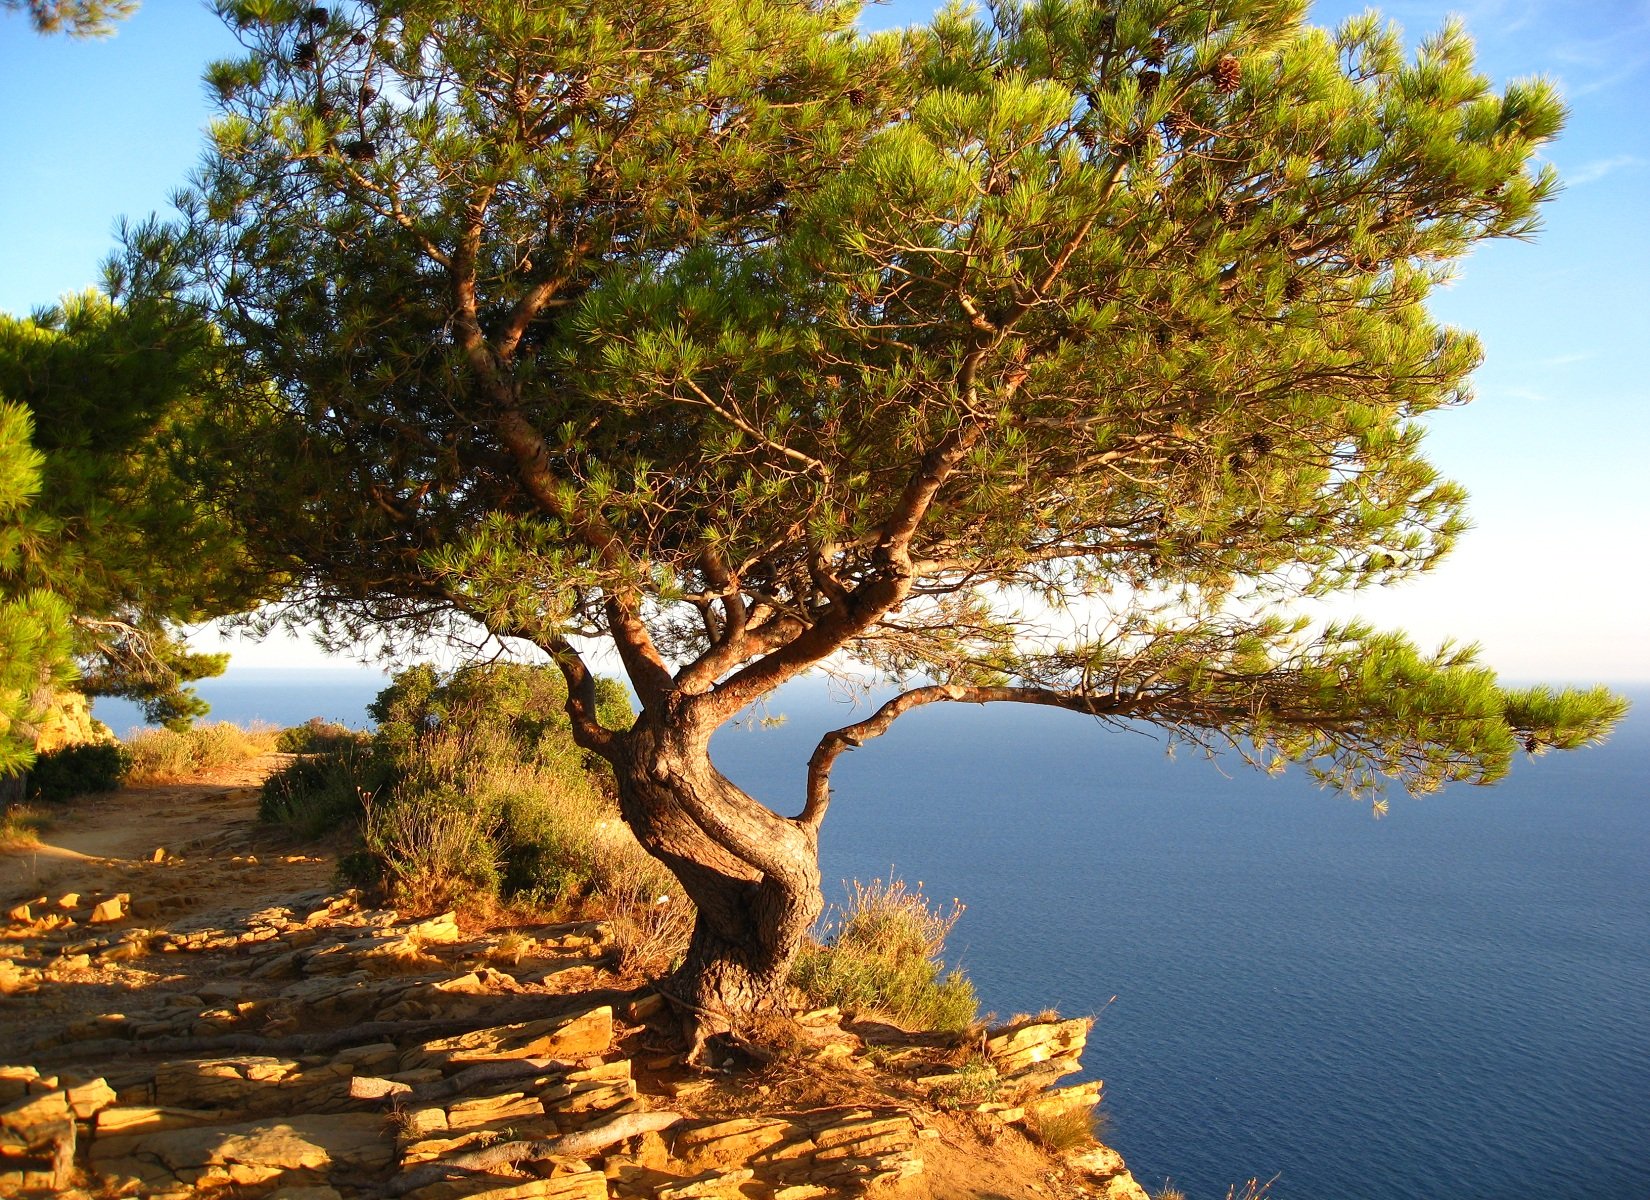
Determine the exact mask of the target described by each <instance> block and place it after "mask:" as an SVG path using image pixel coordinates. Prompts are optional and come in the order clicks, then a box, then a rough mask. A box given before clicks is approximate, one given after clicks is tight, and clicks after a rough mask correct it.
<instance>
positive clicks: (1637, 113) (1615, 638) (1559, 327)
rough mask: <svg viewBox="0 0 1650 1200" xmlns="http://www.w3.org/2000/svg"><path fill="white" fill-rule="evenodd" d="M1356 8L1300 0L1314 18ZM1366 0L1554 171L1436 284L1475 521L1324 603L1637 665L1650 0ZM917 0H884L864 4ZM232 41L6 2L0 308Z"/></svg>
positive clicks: (188, 6)
mask: <svg viewBox="0 0 1650 1200" xmlns="http://www.w3.org/2000/svg"><path fill="white" fill-rule="evenodd" d="M1364 7H1365V5H1363V4H1360V3H1343V2H1341V0H1318V2H1317V3H1314V4H1313V6H1312V18H1311V19H1312V20H1313V21H1314V22H1316V23H1318V24H1333V23H1335V22H1337V21H1338V20H1340V19H1341V18H1342V17H1344V16H1346V15H1348V14H1349V13H1354V12H1359V11H1362V10H1363V8H1364ZM1376 7H1378V8H1379V9H1380V10H1381V11H1382V12H1383V13H1384V14H1385V15H1386V16H1387V17H1389V18H1391V19H1393V20H1395V21H1397V22H1398V23H1399V24H1401V25H1402V26H1403V27H1404V30H1405V33H1406V35H1407V39H1408V40H1409V42H1410V43H1411V44H1413V43H1414V42H1415V41H1416V40H1417V39H1418V38H1419V37H1420V36H1422V35H1423V34H1425V33H1427V32H1430V31H1432V30H1434V29H1436V28H1437V27H1438V26H1439V25H1440V24H1441V23H1442V21H1443V20H1444V18H1445V16H1446V15H1447V14H1449V13H1451V12H1456V13H1460V14H1461V15H1462V16H1463V17H1464V18H1465V20H1466V22H1467V27H1468V29H1469V31H1470V32H1471V33H1472V35H1473V36H1474V38H1475V40H1476V42H1477V44H1478V48H1479V61H1480V67H1481V69H1483V70H1484V71H1485V72H1486V73H1487V74H1488V75H1490V76H1491V78H1492V79H1494V80H1495V81H1496V82H1498V83H1501V82H1505V81H1506V80H1508V79H1510V78H1515V77H1518V76H1525V75H1546V76H1549V77H1551V78H1553V79H1555V80H1556V81H1557V82H1558V83H1559V85H1560V87H1561V89H1562V91H1563V93H1564V95H1565V97H1566V100H1567V102H1568V104H1569V106H1570V121H1569V125H1568V128H1567V129H1566V132H1565V133H1564V134H1563V136H1561V138H1560V139H1559V140H1558V141H1557V142H1556V143H1554V144H1553V145H1552V146H1550V147H1548V150H1547V158H1548V159H1549V160H1550V161H1552V162H1553V163H1555V164H1556V165H1557V166H1558V168H1559V171H1560V174H1561V177H1562V178H1563V180H1564V181H1565V184H1566V189H1565V191H1564V192H1563V193H1562V194H1561V195H1560V196H1559V198H1558V199H1557V200H1556V201H1555V202H1554V203H1553V204H1551V205H1549V206H1548V207H1547V209H1546V214H1545V228H1544V229H1543V231H1542V233H1541V234H1540V235H1539V237H1538V238H1537V240H1536V241H1535V243H1534V244H1525V243H1518V242H1508V243H1498V244H1496V245H1493V246H1489V247H1485V248H1482V249H1480V250H1479V251H1478V252H1477V253H1476V254H1475V255H1474V256H1473V257H1472V258H1471V259H1470V260H1468V262H1467V263H1466V264H1465V266H1464V268H1463V270H1462V273H1461V278H1460V279H1459V281H1458V282H1457V283H1456V284H1455V285H1454V286H1453V287H1451V288H1449V289H1447V290H1445V291H1442V292H1440V293H1437V294H1436V296H1435V299H1434V301H1433V305H1432V307H1433V311H1434V312H1435V313H1436V314H1437V315H1438V316H1439V317H1440V318H1441V319H1442V320H1444V321H1446V322H1448V323H1450V324H1454V325H1460V326H1464V327H1466V328H1469V329H1473V330H1476V331H1477V332H1478V334H1479V335H1480V336H1481V337H1482V338H1483V341H1484V344H1485V351H1486V362H1485V365H1484V366H1483V367H1482V368H1481V369H1480V370H1479V372H1478V374H1477V376H1476V389H1477V393H1478V399H1477V401H1476V402H1475V403H1474V404H1472V405H1470V406H1468V407H1466V408H1464V409H1460V410H1453V411H1449V412H1445V413H1443V414H1440V415H1439V416H1438V418H1437V419H1436V421H1435V422H1434V425H1433V432H1432V434H1431V438H1430V442H1429V446H1430V453H1431V456H1432V459H1433V461H1434V462H1435V463H1436V464H1438V466H1439V467H1440V468H1441V469H1442V470H1443V472H1444V473H1445V474H1446V475H1448V476H1450V477H1452V478H1455V479H1458V480H1460V481H1461V482H1463V483H1464V484H1466V485H1467V487H1468V489H1469V491H1470V492H1471V494H1472V507H1471V512H1472V516H1473V520H1474V524H1475V528H1474V529H1473V530H1472V531H1471V532H1470V533H1469V534H1468V535H1467V536H1466V537H1465V538H1464V539H1463V541H1462V543H1461V545H1460V547H1459V549H1458V550H1457V551H1456V553H1455V554H1454V555H1453V556H1452V557H1451V558H1450V559H1449V560H1448V561H1446V562H1445V563H1444V564H1443V565H1442V566H1440V567H1439V568H1438V569H1437V570H1436V571H1435V572H1433V573H1432V574H1431V575H1429V576H1427V577H1425V578H1423V579H1420V580H1417V581H1414V582H1412V583H1410V584H1408V585H1405V586H1403V587H1400V588H1396V589H1387V590H1385V591H1383V592H1365V593H1359V594H1357V595H1355V596H1352V597H1349V598H1347V600H1346V601H1344V602H1342V603H1340V604H1338V605H1337V606H1336V611H1337V612H1338V613H1343V614H1351V613H1357V614H1360V615H1364V616H1368V617H1370V618H1372V619H1374V620H1375V621H1376V622H1377V623H1378V624H1381V625H1383V626H1397V627H1401V628H1405V629H1408V630H1409V631H1410V632H1412V633H1413V634H1414V635H1415V636H1416V637H1417V638H1418V640H1420V641H1421V642H1422V643H1423V644H1424V645H1430V644H1435V643H1436V642H1438V641H1439V640H1441V639H1442V638H1445V637H1450V636H1453V637H1456V638H1458V639H1461V640H1467V641H1478V642H1481V643H1482V644H1483V646H1484V648H1485V657H1486V659H1487V661H1488V662H1489V663H1490V664H1491V665H1493V666H1495V667H1496V668H1497V669H1499V670H1500V671H1501V672H1503V673H1504V674H1505V675H1507V676H1508V677H1509V678H1511V679H1526V680H1536V679H1539V680H1544V681H1550V682H1554V683H1571V682H1574V683H1584V682H1591V681H1610V682H1629V681H1642V680H1646V679H1650V615H1647V614H1650V567H1647V566H1646V561H1647V555H1650V416H1647V412H1646V408H1647V404H1646V402H1647V401H1650V381H1647V378H1646V369H1647V365H1650V363H1647V360H1650V236H1647V235H1646V229H1645V226H1646V223H1647V222H1650V123H1647V122H1646V121H1645V119H1644V117H1643V116H1642V111H1643V107H1644V103H1645V96H1646V95H1647V94H1650V0H1604V2H1600V3H1589V4H1585V5H1583V4H1576V3H1564V2H1560V0H1464V2H1461V3H1455V4H1447V3H1434V2H1432V0H1396V2H1392V3H1387V4H1384V5H1377V6H1376ZM933 8H934V5H933V4H931V3H925V2H924V0H896V2H895V3H890V4H881V5H877V6H875V7H872V8H869V9H867V10H866V14H865V17H864V18H863V23H864V24H865V25H866V26H867V27H885V26H891V25H898V24H905V23H909V22H911V21H916V20H920V19H923V18H924V17H926V16H927V15H928V13H930V12H931V11H932V10H933ZM234 49H235V46H234V43H233V41H232V39H231V38H230V37H229V36H228V34H227V32H226V31H225V30H224V29H223V28H222V26H221V25H220V24H219V22H218V21H217V19H216V18H215V17H213V16H212V14H211V12H210V11H209V10H208V9H207V8H206V7H205V6H203V5H200V4H197V3H195V2H194V0H145V2H144V3H143V6H142V8H141V9H140V10H139V11H138V13H137V14H136V15H135V16H134V17H132V18H131V19H130V20H129V21H127V22H125V23H123V24H122V25H121V26H120V29H119V32H118V34H117V35H116V36H115V37H113V38H110V39H108V40H107V41H102V42H85V41H82V42H76V41H72V40H70V39H67V38H63V37H52V38H43V37H37V36H36V35H34V34H33V33H32V32H31V31H30V30H29V27H28V25H27V22H26V21H25V20H24V19H23V18H22V17H21V16H20V15H17V14H3V15H0V111H3V112H4V113H5V114H6V120H5V123H4V127H3V132H0V150H3V154H4V163H5V169H4V171H3V172H0V248H3V249H0V311H6V312H11V313H17V314H23V313H27V312H29V311H30V310H32V309H34V308H38V307H41V306H43V305H46V304H49V303H51V302H52V301H53V300H55V299H56V298H57V297H58V296H60V295H62V294H64V293H66V292H72V291H76V290H79V289H82V288H86V287H89V286H92V285H93V284H95V283H96V281H97V279H98V268H99V264H100V263H101V261H102V260H103V258H104V257H105V256H106V255H107V254H108V253H109V252H110V251H111V250H112V248H113V246H114V229H115V225H116V223H117V221H118V220H119V218H120V217H122V216H126V217H130V218H134V219H136V218H142V217H144V216H146V215H147V214H149V213H151V212H159V213H162V214H163V215H164V214H165V213H166V212H167V211H168V209H169V203H168V197H169V196H170V195H171V193H172V192H173V190H174V189H175V188H177V186H178V185H179V184H181V183H182V182H183V180H184V179H185V177H186V176H187V174H188V172H189V171H190V169H191V168H192V167H193V166H194V165H195V163H196V162H197V161H198V159H199V156H200V152H201V147H202V136H201V130H202V128H203V127H204V125H205V122H206V121H207V120H208V119H209V117H210V115H211V104H210V102H209V100H208V98H207V90H206V88H205V86H204V85H203V84H202V83H201V82H200V76H201V73H202V70H203V69H204V67H205V65H206V64H207V63H208V62H209V61H211V60H212V59H214V58H219V57H224V56H226V55H229V54H231V53H233V52H234ZM202 640H203V644H204V642H209V641H210V640H211V639H210V638H205V639H202ZM226 648H229V649H232V650H233V651H234V652H235V654H234V664H235V665H240V666H311V665H325V664H326V663H327V662H328V661H338V662H339V664H340V665H352V663H351V660H348V659H344V660H328V659H326V658H325V657H324V656H323V655H321V654H320V652H319V651H317V650H315V649H314V648H313V647H311V646H309V645H308V644H307V643H304V642H301V641H293V640H289V639H274V640H271V641H268V642H265V643H263V644H256V645H255V644H251V643H247V642H242V641H233V642H231V643H229V644H228V645H227V647H226Z"/></svg>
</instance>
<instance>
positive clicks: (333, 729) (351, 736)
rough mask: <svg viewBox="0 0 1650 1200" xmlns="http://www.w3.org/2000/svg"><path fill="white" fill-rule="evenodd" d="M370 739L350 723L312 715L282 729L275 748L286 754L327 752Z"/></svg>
mask: <svg viewBox="0 0 1650 1200" xmlns="http://www.w3.org/2000/svg"><path fill="white" fill-rule="evenodd" d="M368 740H370V739H369V738H368V736H367V735H366V734H364V733H357V732H356V731H355V730H353V729H351V728H350V727H349V726H348V725H344V724H340V723H339V722H337V721H327V720H323V719H322V718H320V717H311V718H310V719H309V720H307V721H305V722H304V723H303V724H302V725H294V726H292V727H291V728H290V729H283V730H281V732H280V734H279V735H278V736H277V737H276V739H275V749H277V750H279V751H281V752H282V753H285V754H325V753H327V752H328V751H332V750H342V749H346V748H347V747H350V746H356V745H360V744H361V743H362V742H365V741H368Z"/></svg>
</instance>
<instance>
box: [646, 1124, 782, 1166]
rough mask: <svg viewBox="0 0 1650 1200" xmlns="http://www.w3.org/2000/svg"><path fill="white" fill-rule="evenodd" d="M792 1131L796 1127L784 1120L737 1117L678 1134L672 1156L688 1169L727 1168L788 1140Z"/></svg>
mask: <svg viewBox="0 0 1650 1200" xmlns="http://www.w3.org/2000/svg"><path fill="white" fill-rule="evenodd" d="M796 1132H797V1129H796V1126H794V1125H792V1124H791V1123H790V1122H789V1121H786V1120H782V1119H775V1118H762V1117H739V1118H735V1119H733V1120H730V1121H718V1122H717V1123H716V1124H714V1125H702V1126H700V1127H699V1128H697V1129H689V1130H685V1131H683V1132H681V1133H678V1134H677V1135H676V1138H675V1154H676V1157H677V1158H679V1159H680V1160H681V1161H682V1162H683V1163H685V1164H687V1165H688V1166H690V1167H700V1166H707V1165H710V1164H717V1165H721V1166H731V1165H733V1164H735V1163H743V1162H746V1161H747V1160H749V1159H751V1158H752V1157H754V1156H755V1155H757V1154H760V1153H762V1151H764V1150H766V1149H768V1148H769V1147H770V1146H775V1145H777V1144H779V1143H780V1142H783V1141H787V1140H789V1139H790V1138H791V1137H792V1136H793V1135H794V1134H795V1133H796Z"/></svg>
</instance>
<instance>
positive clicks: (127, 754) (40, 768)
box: [28, 742, 132, 802]
mask: <svg viewBox="0 0 1650 1200" xmlns="http://www.w3.org/2000/svg"><path fill="white" fill-rule="evenodd" d="M131 764H132V755H131V751H129V750H127V748H126V747H125V746H122V745H121V744H120V743H118V742H87V743H85V744H84V745H79V746H64V747H63V748H62V749H60V750H48V751H47V752H46V753H44V754H42V755H39V756H38V757H37V758H36V759H35V760H34V766H33V767H31V768H30V769H29V781H28V787H29V795H30V796H31V797H32V798H34V799H36V800H44V801H47V802H54V801H58V800H67V799H68V798H69V797H71V796H82V795H85V794H86V793H87V792H112V791H114V790H115V789H116V788H118V787H119V786H120V784H121V780H123V779H124V778H125V777H126V772H127V770H128V769H129V768H130V767H131Z"/></svg>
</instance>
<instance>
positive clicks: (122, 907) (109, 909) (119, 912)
mask: <svg viewBox="0 0 1650 1200" xmlns="http://www.w3.org/2000/svg"><path fill="white" fill-rule="evenodd" d="M131 900H132V897H131V896H129V895H127V894H126V893H125V892H122V893H120V895H118V896H110V897H109V898H108V899H107V900H104V901H101V902H99V903H98V904H97V905H96V906H95V907H94V908H93V909H92V915H91V916H90V917H88V918H87V920H88V921H90V922H91V923H92V924H93V925H106V924H109V923H111V922H114V921H123V920H125V919H126V906H127V905H128V904H129V903H131Z"/></svg>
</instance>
